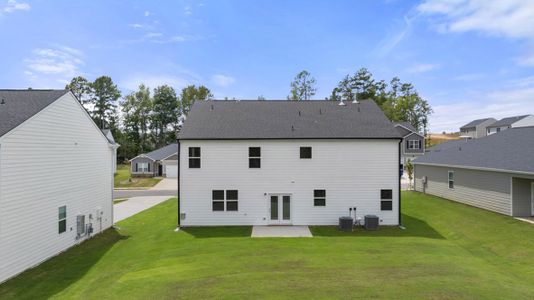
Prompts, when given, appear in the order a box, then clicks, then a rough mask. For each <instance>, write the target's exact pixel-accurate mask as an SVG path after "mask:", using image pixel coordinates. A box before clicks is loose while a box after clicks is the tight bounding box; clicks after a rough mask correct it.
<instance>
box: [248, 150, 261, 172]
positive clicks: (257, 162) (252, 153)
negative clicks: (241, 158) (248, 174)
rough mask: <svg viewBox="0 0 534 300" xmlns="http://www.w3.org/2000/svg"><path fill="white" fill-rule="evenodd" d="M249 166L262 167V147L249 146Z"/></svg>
mask: <svg viewBox="0 0 534 300" xmlns="http://www.w3.org/2000/svg"><path fill="white" fill-rule="evenodd" d="M248 167H249V168H251V169H257V168H261V148H260V147H249V148H248Z"/></svg>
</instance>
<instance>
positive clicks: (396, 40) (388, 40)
mask: <svg viewBox="0 0 534 300" xmlns="http://www.w3.org/2000/svg"><path fill="white" fill-rule="evenodd" d="M414 20H415V17H408V16H405V17H404V19H403V21H402V24H401V25H400V26H398V25H397V26H395V28H399V27H400V28H401V29H400V30H396V29H395V31H394V32H390V33H388V34H387V35H386V37H385V38H384V39H382V40H381V41H380V43H378V46H377V49H376V50H377V54H378V55H379V56H385V55H387V54H388V53H390V52H391V51H392V50H393V49H394V48H395V47H397V45H398V44H400V43H401V42H402V41H403V40H404V39H405V38H406V37H408V35H409V34H410V33H411V31H412V23H413V21H414Z"/></svg>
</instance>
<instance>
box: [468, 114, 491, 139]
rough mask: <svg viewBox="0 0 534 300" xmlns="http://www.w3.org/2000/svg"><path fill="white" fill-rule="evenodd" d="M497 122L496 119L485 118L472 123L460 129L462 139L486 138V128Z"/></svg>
mask: <svg viewBox="0 0 534 300" xmlns="http://www.w3.org/2000/svg"><path fill="white" fill-rule="evenodd" d="M496 121H497V120H495V119H494V118H485V119H478V120H474V121H471V122H469V123H467V124H465V125H464V126H462V127H460V134H461V136H462V137H469V138H472V139H478V138H481V137H483V136H486V135H487V134H486V128H487V127H488V126H490V125H492V124H493V123H495V122H496Z"/></svg>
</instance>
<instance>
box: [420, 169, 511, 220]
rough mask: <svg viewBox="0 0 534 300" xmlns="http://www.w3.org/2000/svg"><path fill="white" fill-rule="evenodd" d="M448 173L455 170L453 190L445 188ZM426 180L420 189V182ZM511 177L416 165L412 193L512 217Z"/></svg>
mask: <svg viewBox="0 0 534 300" xmlns="http://www.w3.org/2000/svg"><path fill="white" fill-rule="evenodd" d="M448 171H454V189H449V188H448V181H447V176H448ZM423 176H426V177H427V183H426V185H425V187H423V185H422V183H421V179H422V177H423ZM511 178H512V175H511V174H508V173H500V172H487V171H478V170H468V169H459V168H447V167H438V166H425V165H415V190H416V191H419V192H423V190H424V192H426V193H428V194H431V195H436V196H440V197H443V198H447V199H450V200H453V201H457V202H461V203H464V204H468V205H472V206H476V207H480V208H483V209H487V210H490V211H494V212H498V213H501V214H505V215H511V214H512V201H511V196H510V190H511V189H510V188H511V186H510V184H511Z"/></svg>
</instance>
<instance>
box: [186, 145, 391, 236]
mask: <svg viewBox="0 0 534 300" xmlns="http://www.w3.org/2000/svg"><path fill="white" fill-rule="evenodd" d="M180 143H181V149H182V150H183V151H184V152H185V151H187V149H188V148H189V147H201V149H202V168H201V169H189V168H188V159H189V156H188V155H182V156H181V158H180V159H181V161H180V163H179V166H180V168H181V169H180V196H181V201H180V203H181V213H183V214H185V220H182V221H181V224H182V225H184V226H195V225H196V226H199V225H266V224H269V213H270V212H269V204H270V198H269V194H291V196H292V198H291V201H292V203H291V209H292V213H291V221H292V224H294V225H310V224H317V225H334V224H337V222H338V218H339V217H340V216H345V215H347V214H348V212H349V207H357V211H358V216H359V217H361V216H363V215H365V214H374V215H377V216H379V217H380V219H381V220H382V223H381V224H382V225H397V224H398V196H399V195H398V190H399V152H398V151H399V141H398V140H305V141H299V140H243V141H222V140H217V141H215V140H213V141H210V140H196V141H193V140H182V141H181V142H180ZM302 146H306V147H312V148H313V159H311V160H304V159H300V147H302ZM249 147H261V169H250V168H249V161H248V159H247V158H248V157H249V156H248V151H249ZM185 153H187V152H185ZM215 189H217V190H223V189H224V190H239V211H234V212H224V213H221V212H213V211H212V190H215ZM316 189H324V190H326V191H327V198H328V199H327V201H326V202H327V203H326V206H325V207H315V206H314V201H313V199H314V190H316ZM382 189H391V190H392V191H393V209H392V210H391V211H381V210H380V190H382Z"/></svg>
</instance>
